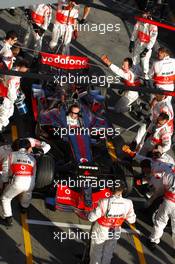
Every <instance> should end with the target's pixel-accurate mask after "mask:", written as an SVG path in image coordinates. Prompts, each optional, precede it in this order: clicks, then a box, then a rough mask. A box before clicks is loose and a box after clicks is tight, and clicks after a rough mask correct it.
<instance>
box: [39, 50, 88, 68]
mask: <svg viewBox="0 0 175 264" xmlns="http://www.w3.org/2000/svg"><path fill="white" fill-rule="evenodd" d="M41 62H42V64H47V65H50V66H52V67H56V68H60V69H69V70H76V69H85V68H89V59H88V58H87V57H80V56H67V55H60V54H50V53H44V52H41Z"/></svg>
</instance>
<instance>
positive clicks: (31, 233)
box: [0, 0, 173, 264]
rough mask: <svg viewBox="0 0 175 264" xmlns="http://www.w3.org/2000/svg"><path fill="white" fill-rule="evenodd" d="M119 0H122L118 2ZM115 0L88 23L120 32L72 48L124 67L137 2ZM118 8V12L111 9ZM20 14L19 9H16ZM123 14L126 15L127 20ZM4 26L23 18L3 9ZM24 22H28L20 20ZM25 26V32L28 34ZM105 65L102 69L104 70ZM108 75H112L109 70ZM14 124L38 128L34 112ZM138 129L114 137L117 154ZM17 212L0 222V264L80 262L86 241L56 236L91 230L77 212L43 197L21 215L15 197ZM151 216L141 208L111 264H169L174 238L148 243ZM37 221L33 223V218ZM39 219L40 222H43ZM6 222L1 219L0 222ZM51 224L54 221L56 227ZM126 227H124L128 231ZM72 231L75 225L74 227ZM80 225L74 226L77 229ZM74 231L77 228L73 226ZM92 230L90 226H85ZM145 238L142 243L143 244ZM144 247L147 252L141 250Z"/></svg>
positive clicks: (117, 118)
mask: <svg viewBox="0 0 175 264" xmlns="http://www.w3.org/2000/svg"><path fill="white" fill-rule="evenodd" d="M117 2H118V1H117ZM117 2H116V1H113V2H112V4H111V1H94V8H92V10H91V13H90V16H89V18H88V21H89V23H104V21H105V23H113V24H116V23H121V30H120V32H115V33H114V32H108V33H107V34H104V35H102V34H97V33H96V32H90V33H89V34H85V33H84V32H82V33H81V34H80V37H79V39H78V42H77V43H76V42H74V43H73V46H72V48H73V50H74V51H77V53H78V51H80V50H81V53H82V54H84V55H87V56H88V57H90V58H91V59H92V61H94V62H99V60H100V59H99V58H100V56H101V55H102V54H103V53H106V54H108V55H109V56H110V58H111V59H112V61H113V62H114V63H116V64H117V65H120V63H121V61H122V59H123V57H126V56H128V55H129V54H128V51H127V47H128V43H129V37H128V33H129V32H130V28H132V26H131V24H130V23H129V22H128V21H126V18H127V19H128V18H129V17H130V16H131V15H132V14H133V9H132V8H135V3H134V2H133V1H132V0H130V1H120V2H122V4H125V5H126V4H127V5H130V6H131V8H130V9H129V8H128V7H126V6H125V7H124V6H123V5H120V4H118V3H117ZM117 4H118V5H119V6H118V9H117V11H116V10H114V9H113V7H116V5H117ZM106 7H108V8H109V7H110V8H111V12H107V11H105V10H104V8H106ZM18 12H19V13H20V10H19V9H18ZM120 17H122V19H121V18H120ZM124 18H125V19H124ZM0 21H1V25H2V26H1V28H2V29H5V30H7V29H11V28H13V29H15V27H16V26H18V25H19V21H20V17H17V16H16V17H14V18H13V17H12V16H10V15H9V13H8V12H7V11H4V12H3V13H2V14H1V15H0ZM21 25H25V23H23V19H22V23H21ZM24 31H25V30H24V29H23V28H22V31H21V36H22V35H23V33H24ZM100 69H101V68H100ZM100 69H98V72H102V73H103V72H107V70H106V68H105V67H103V68H102V71H101V70H100ZM108 74H109V73H108ZM108 95H109V102H110V104H112V105H113V104H114V103H115V101H116V99H117V97H116V94H115V92H113V91H110V90H109V91H108ZM109 118H110V119H111V121H112V122H113V124H114V125H115V126H119V127H121V128H122V129H123V128H125V129H126V128H128V127H130V126H132V125H133V124H135V123H136V121H135V120H134V119H133V118H131V117H130V115H124V114H121V115H117V114H115V113H112V112H109ZM13 123H14V125H16V127H17V134H18V136H21V137H26V136H32V135H33V131H34V128H33V127H32V118H31V115H28V117H26V118H25V119H22V117H20V116H19V115H18V114H16V115H15V119H14V120H13ZM137 128H138V127H135V128H133V129H131V131H128V132H126V133H122V135H121V137H117V138H116V140H115V146H116V150H117V154H118V155H120V154H121V151H120V150H121V145H123V143H124V142H130V141H131V140H132V139H133V137H134V135H135V132H136V130H137ZM15 131H16V130H15V128H14V127H13V131H12V133H11V134H9V135H8V139H9V141H10V140H11V137H13V138H15V137H16V136H17V134H16V135H15ZM131 197H132V199H137V201H135V202H134V206H135V208H136V209H139V208H140V207H142V205H143V199H140V198H139V199H138V196H137V194H136V193H134V192H133V194H132V195H131ZM12 206H13V213H14V226H13V227H12V228H11V229H7V228H6V227H5V226H3V225H0V245H1V247H0V263H2V264H7V263H8V264H16V263H17V264H24V263H27V264H31V263H35V264H51V263H53V264H56V263H60V264H62V263H63V264H67V263H71V264H74V263H78V261H79V256H81V255H82V254H83V249H84V245H85V243H84V241H82V240H80V239H75V240H68V239H66V240H64V241H63V242H62V243H61V242H60V240H58V238H57V237H56V238H55V239H54V236H55V235H54V232H56V233H58V232H63V231H67V232H68V230H69V228H67V227H65V225H63V227H61V223H66V224H79V225H85V227H83V226H79V228H80V230H83V228H87V225H89V223H88V222H87V221H83V220H81V219H80V218H78V217H77V216H76V215H75V214H73V213H63V212H58V211H57V212H53V211H50V210H49V209H46V208H45V205H44V201H43V200H42V199H33V200H32V205H31V208H30V211H29V213H28V215H27V216H23V218H22V216H21V215H20V213H19V209H18V201H17V199H16V200H15V201H14V202H13V203H12ZM150 217H151V216H150V214H149V212H148V214H144V213H141V212H139V211H137V223H136V228H137V230H139V231H140V234H139V235H138V237H134V238H133V235H132V234H131V233H122V237H121V239H120V240H119V241H118V245H117V247H116V250H115V254H114V258H113V260H112V263H113V264H114V263H119V264H125V263H128V264H139V263H140V264H159V263H160V264H164V263H166V264H171V263H173V258H172V257H171V255H172V253H173V249H172V241H171V236H170V232H166V233H165V234H164V236H163V239H162V241H161V244H160V246H159V247H158V249H157V250H156V251H155V253H154V252H151V251H150V250H148V249H147V247H146V246H145V241H146V239H145V236H148V235H149V234H150V231H151V223H150ZM31 220H33V222H32V221H31ZM39 221H40V222H39ZM1 223H2V222H1ZM51 223H54V224H53V226H52V225H51ZM126 228H128V226H125V227H124V229H126ZM70 229H71V230H72V228H70ZM75 229H76V227H75ZM75 229H74V230H75ZM84 231H86V232H87V231H88V229H84ZM139 241H141V243H142V246H140V243H139ZM142 250H143V252H142Z"/></svg>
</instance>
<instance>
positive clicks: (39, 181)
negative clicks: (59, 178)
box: [35, 155, 55, 189]
mask: <svg viewBox="0 0 175 264" xmlns="http://www.w3.org/2000/svg"><path fill="white" fill-rule="evenodd" d="M54 171H55V161H54V159H53V158H52V157H50V156H49V155H44V156H42V157H40V158H39V159H38V161H37V171H36V182H35V189H43V188H45V187H47V186H49V185H50V184H51V183H52V181H53V178H54Z"/></svg>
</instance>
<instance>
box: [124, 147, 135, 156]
mask: <svg viewBox="0 0 175 264" xmlns="http://www.w3.org/2000/svg"><path fill="white" fill-rule="evenodd" d="M122 150H123V152H125V153H126V154H128V155H129V156H130V157H132V158H134V157H135V155H136V152H134V151H132V150H131V149H130V147H129V146H127V145H124V146H123V147H122Z"/></svg>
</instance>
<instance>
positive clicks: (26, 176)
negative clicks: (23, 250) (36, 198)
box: [1, 139, 36, 226]
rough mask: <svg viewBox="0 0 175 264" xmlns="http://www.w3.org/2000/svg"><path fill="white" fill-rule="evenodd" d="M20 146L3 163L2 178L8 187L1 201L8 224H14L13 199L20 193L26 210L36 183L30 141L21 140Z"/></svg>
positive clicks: (22, 207)
mask: <svg viewBox="0 0 175 264" xmlns="http://www.w3.org/2000/svg"><path fill="white" fill-rule="evenodd" d="M19 148H20V149H19V151H15V152H12V153H10V154H9V155H8V156H7V158H6V159H5V160H4V161H3V165H2V167H3V171H2V180H3V184H4V185H6V187H5V189H4V191H3V194H2V196H1V202H2V208H3V215H4V218H5V222H6V224H7V225H8V226H11V225H12V208H11V201H12V199H13V198H14V197H16V196H17V195H19V194H20V207H21V212H23V213H24V212H26V210H27V208H28V207H29V205H30V202H31V198H32V190H33V188H34V185H35V175H36V161H35V159H34V157H33V156H32V155H31V154H30V153H31V152H32V147H31V144H30V141H29V140H27V139H23V140H20V142H19Z"/></svg>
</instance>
